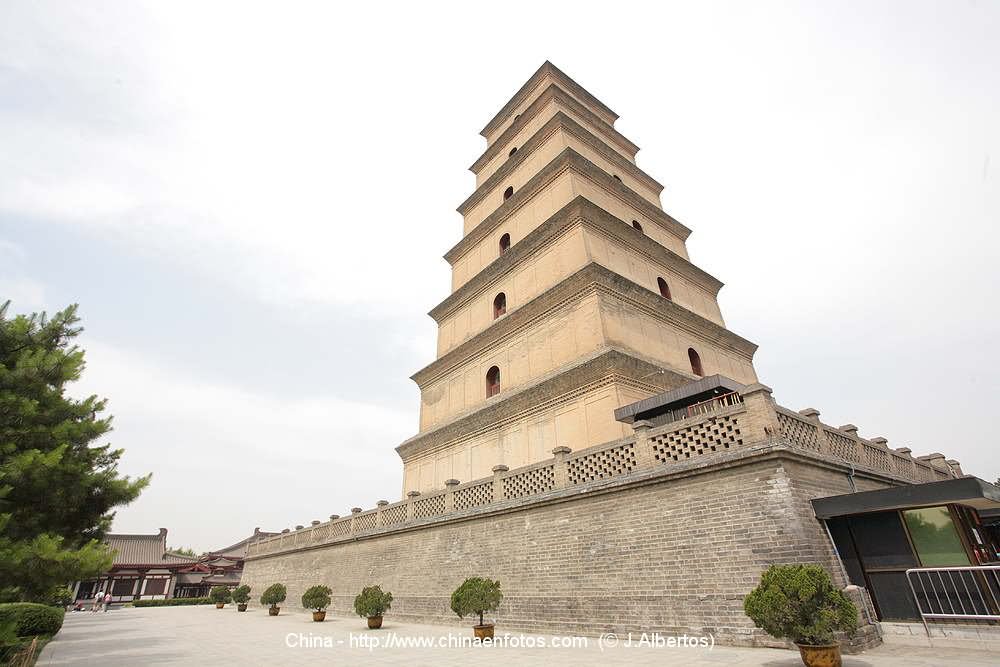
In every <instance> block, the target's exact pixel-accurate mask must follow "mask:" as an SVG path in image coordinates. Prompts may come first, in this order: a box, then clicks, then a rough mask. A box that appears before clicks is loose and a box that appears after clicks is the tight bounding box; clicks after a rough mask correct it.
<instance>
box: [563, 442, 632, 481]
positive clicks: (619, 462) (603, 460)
mask: <svg viewBox="0 0 1000 667" xmlns="http://www.w3.org/2000/svg"><path fill="white" fill-rule="evenodd" d="M566 464H567V473H568V475H569V483H570V484H584V483H586V482H593V481H594V480H598V479H607V478H609V477H618V476H619V475H627V474H629V473H630V472H632V471H633V470H635V469H636V467H638V464H637V463H636V458H635V443H633V442H627V443H625V444H623V445H619V446H617V447H612V448H611V449H602V450H600V451H597V452H593V453H591V454H585V455H584V456H578V457H575V458H572V459H569V460H567V461H566Z"/></svg>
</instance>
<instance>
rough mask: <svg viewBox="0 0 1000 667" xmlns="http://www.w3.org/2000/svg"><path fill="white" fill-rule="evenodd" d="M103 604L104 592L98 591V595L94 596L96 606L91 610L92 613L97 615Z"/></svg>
mask: <svg viewBox="0 0 1000 667" xmlns="http://www.w3.org/2000/svg"><path fill="white" fill-rule="evenodd" d="M103 604H104V591H97V595H95V596H94V606H92V607H91V608H90V611H92V612H93V613H95V614H96V613H97V611H98V610H99V609H100V608H101V605H103Z"/></svg>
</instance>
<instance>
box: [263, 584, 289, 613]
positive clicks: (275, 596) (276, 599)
mask: <svg viewBox="0 0 1000 667" xmlns="http://www.w3.org/2000/svg"><path fill="white" fill-rule="evenodd" d="M286 595H288V589H286V588H285V585H284V584H271V585H270V586H268V587H267V589H266V590H265V591H264V594H263V595H261V596H260V603H261V604H266V605H267V615H268V616H277V615H278V612H280V611H281V607H279V606H278V605H279V604H281V603H282V602H284V601H285V596H286Z"/></svg>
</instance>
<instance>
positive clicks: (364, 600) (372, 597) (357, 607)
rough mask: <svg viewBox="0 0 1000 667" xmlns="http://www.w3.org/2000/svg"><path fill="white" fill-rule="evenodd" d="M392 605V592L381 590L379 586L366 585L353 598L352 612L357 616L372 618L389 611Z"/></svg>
mask: <svg viewBox="0 0 1000 667" xmlns="http://www.w3.org/2000/svg"><path fill="white" fill-rule="evenodd" d="M391 605H392V593H390V592H389V591H385V592H383V591H382V587H381V586H366V587H364V588H362V589H361V593H360V594H359V595H358V596H357V597H356V598H354V612H355V613H356V614H357V615H358V616H364V617H366V618H373V617H376V616H381V615H383V614H384V613H385V612H387V611H389V607H390V606H391Z"/></svg>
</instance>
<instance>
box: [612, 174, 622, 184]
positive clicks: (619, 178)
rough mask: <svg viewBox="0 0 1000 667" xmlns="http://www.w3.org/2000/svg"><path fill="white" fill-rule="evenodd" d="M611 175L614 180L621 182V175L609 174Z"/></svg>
mask: <svg viewBox="0 0 1000 667" xmlns="http://www.w3.org/2000/svg"><path fill="white" fill-rule="evenodd" d="M611 175H612V176H613V177H614V179H615V180H616V181H618V182H619V183H622V177H621V176H619V175H618V174H611Z"/></svg>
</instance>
